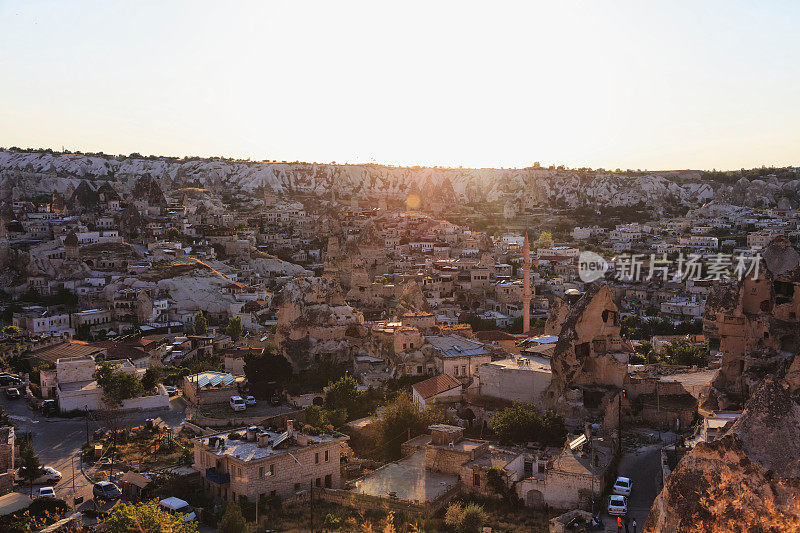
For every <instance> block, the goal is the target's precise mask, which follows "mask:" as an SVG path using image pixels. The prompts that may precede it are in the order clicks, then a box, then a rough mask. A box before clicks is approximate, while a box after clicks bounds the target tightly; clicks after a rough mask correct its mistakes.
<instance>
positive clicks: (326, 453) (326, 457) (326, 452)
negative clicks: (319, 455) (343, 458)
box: [325, 450, 328, 463]
mask: <svg viewBox="0 0 800 533" xmlns="http://www.w3.org/2000/svg"><path fill="white" fill-rule="evenodd" d="M325 462H326V463H327V462H328V450H325Z"/></svg>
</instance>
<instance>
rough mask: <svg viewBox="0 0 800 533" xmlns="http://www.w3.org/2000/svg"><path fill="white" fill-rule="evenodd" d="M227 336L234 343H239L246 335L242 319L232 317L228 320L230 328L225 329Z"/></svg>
mask: <svg viewBox="0 0 800 533" xmlns="http://www.w3.org/2000/svg"><path fill="white" fill-rule="evenodd" d="M225 334H226V335H228V337H230V338H231V340H232V341H233V342H236V341H238V340H239V339H241V338H242V335H243V334H244V326H242V317H239V316H232V317H230V318H229V319H228V327H226V328H225Z"/></svg>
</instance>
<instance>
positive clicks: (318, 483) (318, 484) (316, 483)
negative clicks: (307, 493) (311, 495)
mask: <svg viewBox="0 0 800 533" xmlns="http://www.w3.org/2000/svg"><path fill="white" fill-rule="evenodd" d="M314 484H315V485H316V486H317V487H321V486H322V478H321V477H318V478H317V481H316V482H315V483H314Z"/></svg>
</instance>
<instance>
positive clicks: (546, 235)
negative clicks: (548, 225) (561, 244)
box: [536, 231, 553, 248]
mask: <svg viewBox="0 0 800 533" xmlns="http://www.w3.org/2000/svg"><path fill="white" fill-rule="evenodd" d="M552 244H553V235H552V234H551V233H550V232H549V231H543V232H542V233H540V234H539V240H538V241H536V247H537V248H549V247H550V246H552Z"/></svg>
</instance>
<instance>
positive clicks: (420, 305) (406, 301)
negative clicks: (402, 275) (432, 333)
mask: <svg viewBox="0 0 800 533" xmlns="http://www.w3.org/2000/svg"><path fill="white" fill-rule="evenodd" d="M432 311H433V308H432V307H431V306H430V304H429V303H428V300H427V299H426V298H425V293H423V292H422V287H420V285H419V283H417V282H416V281H409V282H408V283H406V284H405V286H404V287H403V292H402V293H401V294H400V298H398V300H397V307H396V308H395V311H394V315H395V316H396V317H400V316H403V315H404V314H405V313H412V312H425V313H430V312H432Z"/></svg>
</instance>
